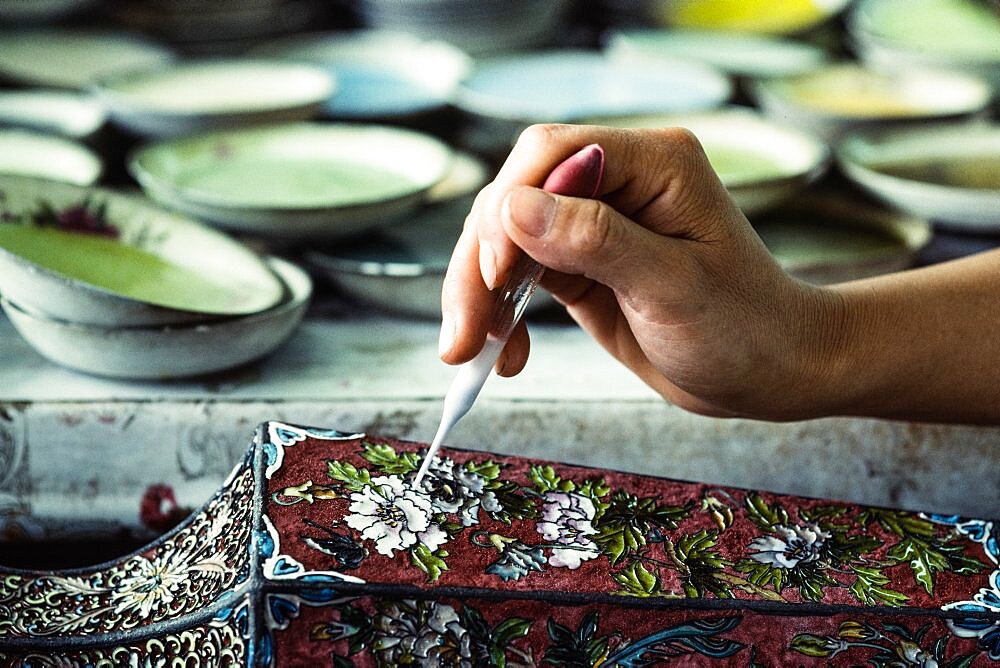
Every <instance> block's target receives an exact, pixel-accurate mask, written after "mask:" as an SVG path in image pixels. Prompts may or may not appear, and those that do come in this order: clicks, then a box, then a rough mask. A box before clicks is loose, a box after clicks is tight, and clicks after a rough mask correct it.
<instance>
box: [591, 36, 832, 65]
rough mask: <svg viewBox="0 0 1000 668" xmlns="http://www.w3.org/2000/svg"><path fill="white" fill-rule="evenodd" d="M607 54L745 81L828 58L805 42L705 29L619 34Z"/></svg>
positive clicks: (624, 59) (608, 45) (627, 61)
mask: <svg viewBox="0 0 1000 668" xmlns="http://www.w3.org/2000/svg"><path fill="white" fill-rule="evenodd" d="M606 53H607V54H608V57H609V58H611V59H612V60H615V61H619V62H625V63H633V62H639V63H642V62H653V63H655V62H657V60H660V59H663V58H667V59H674V58H687V59H690V60H695V61H698V62H702V63H706V64H708V65H712V66H714V67H717V68H718V69H720V70H722V71H723V72H727V73H729V74H733V75H736V76H742V77H778V76H790V75H793V74H802V73H804V72H809V71H811V70H814V69H816V68H818V67H820V66H822V65H823V64H824V63H825V62H826V60H827V55H826V52H825V51H824V50H823V49H821V48H819V47H818V46H815V45H812V44H807V43H805V42H798V41H794V40H790V39H781V38H777V37H768V36H765V35H753V34H746V33H729V32H713V31H703V30H669V31H668V30H648V29H647V30H619V31H614V32H612V33H611V34H610V36H609V39H608V43H607V49H606Z"/></svg>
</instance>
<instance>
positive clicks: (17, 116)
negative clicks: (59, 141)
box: [0, 89, 108, 141]
mask: <svg viewBox="0 0 1000 668" xmlns="http://www.w3.org/2000/svg"><path fill="white" fill-rule="evenodd" d="M107 117H108V114H107V112H106V111H105V109H104V106H103V105H101V104H100V103H98V102H97V101H96V100H94V99H93V97H91V96H90V95H84V94H80V93H74V92H71V91H61V90H46V89H24V90H5V91H0V127H8V126H9V127H19V128H28V129H31V130H38V131H41V132H50V133H53V134H57V135H62V136H64V137H70V138H73V139H78V140H81V141H85V140H89V139H93V138H94V136H95V135H96V134H97V133H98V131H99V130H100V129H101V128H102V127H103V126H104V121H105V120H106V119H107Z"/></svg>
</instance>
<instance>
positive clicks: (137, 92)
mask: <svg viewBox="0 0 1000 668" xmlns="http://www.w3.org/2000/svg"><path fill="white" fill-rule="evenodd" d="M334 87H335V84H334V81H333V79H332V78H331V77H330V75H329V74H327V73H326V72H323V71H322V70H320V69H318V68H316V67H312V66H309V65H300V64H297V63H288V62H281V61H270V60H229V59H222V60H209V61H202V62H188V63H184V64H179V65H174V66H171V67H167V68H162V69H157V70H147V71H145V72H132V73H128V74H125V75H122V76H116V77H110V78H107V79H102V80H101V81H99V82H98V86H97V94H98V96H99V98H100V99H101V100H102V101H103V102H104V103H105V104H106V105H107V107H108V110H109V113H110V115H111V118H112V120H114V121H115V122H116V123H118V124H119V125H121V126H123V127H124V128H126V129H127V130H129V131H130V132H133V133H135V134H139V135H143V136H147V137H169V136H175V135H179V134H187V133H191V132H197V131H203V130H210V129H215V128H221V127H231V126H236V125H240V124H248V123H262V122H278V121H292V120H303V119H306V118H310V117H312V116H315V115H316V114H317V113H318V112H319V109H320V106H321V105H322V104H323V103H324V102H326V100H327V99H328V98H329V97H330V96H331V95H333V91H334Z"/></svg>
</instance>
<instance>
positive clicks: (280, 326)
mask: <svg viewBox="0 0 1000 668" xmlns="http://www.w3.org/2000/svg"><path fill="white" fill-rule="evenodd" d="M268 264H269V265H270V267H271V268H272V270H273V271H274V272H275V273H276V274H277V275H278V276H280V277H281V280H282V281H283V283H284V285H285V286H286V290H287V292H288V296H287V297H286V298H285V300H284V301H282V302H281V303H280V304H279V305H277V306H275V307H274V308H272V309H269V310H267V311H264V312H263V313H257V314H254V315H249V316H245V317H241V318H233V319H228V320H222V321H218V322H208V323H200V324H192V325H179V326H166V327H101V326H96V325H81V324H77V323H70V322H65V321H62V320H54V319H51V318H48V317H45V316H42V315H39V314H37V313H34V312H29V311H27V310H26V309H24V308H22V307H20V306H18V305H16V304H14V303H13V302H11V301H10V300H9V299H4V300H3V302H2V304H3V310H4V312H5V313H6V314H7V316H8V317H9V318H10V320H11V322H12V323H13V324H14V327H15V328H17V331H18V332H20V333H21V336H23V337H24V338H25V340H27V341H28V343H29V344H31V346H32V347H33V348H35V350H37V351H38V352H39V353H41V354H42V355H44V356H45V357H47V358H48V359H50V360H51V361H53V362H55V363H57V364H60V365H62V366H65V367H68V368H70V369H75V370H77V371H83V372H85V373H89V374H94V375H98V376H108V377H112V378H122V379H130V380H165V379H173V378H183V377H187V376H196V375H202V374H207V373H213V372H216V371H223V370H225V369H229V368H232V367H235V366H239V365H241V364H246V363H247V362H251V361H253V360H256V359H258V358H260V357H263V356H264V355H267V354H268V353H270V352H272V351H273V350H274V349H275V348H277V347H278V346H279V345H281V344H282V343H283V342H284V341H285V340H286V339H288V337H289V336H291V334H292V332H294V331H295V328H296V327H297V326H298V325H299V323H300V322H301V320H302V316H303V315H304V313H305V310H306V307H307V306H308V303H309V298H310V296H311V294H312V283H311V281H310V280H309V277H308V276H307V275H306V274H305V272H303V271H302V270H301V269H299V268H298V267H296V266H295V265H293V264H290V263H288V262H284V261H282V260H278V259H276V258H271V259H269V260H268Z"/></svg>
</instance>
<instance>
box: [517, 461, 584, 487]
mask: <svg viewBox="0 0 1000 668" xmlns="http://www.w3.org/2000/svg"><path fill="white" fill-rule="evenodd" d="M528 478H529V479H530V480H531V482H532V483H534V485H535V489H536V490H538V493H539V494H545V493H546V492H572V491H573V490H574V489H576V485H574V484H573V481H572V480H563V479H562V478H560V477H559V474H558V473H556V470H555V469H554V468H552V467H551V466H548V465H546V466H539V465H537V464H536V465H533V466H532V467H531V468H530V469H528Z"/></svg>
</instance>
